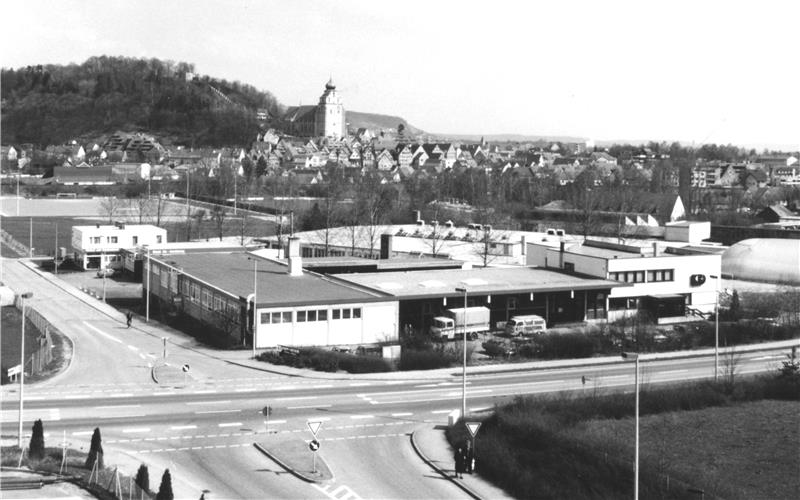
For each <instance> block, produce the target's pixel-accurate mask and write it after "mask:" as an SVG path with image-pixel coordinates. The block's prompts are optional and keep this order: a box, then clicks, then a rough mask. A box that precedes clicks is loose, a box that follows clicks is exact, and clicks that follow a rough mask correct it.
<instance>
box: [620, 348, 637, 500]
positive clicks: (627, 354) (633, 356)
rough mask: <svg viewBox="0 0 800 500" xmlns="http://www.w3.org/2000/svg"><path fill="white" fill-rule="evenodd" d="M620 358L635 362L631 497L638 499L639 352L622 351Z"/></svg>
mask: <svg viewBox="0 0 800 500" xmlns="http://www.w3.org/2000/svg"><path fill="white" fill-rule="evenodd" d="M622 358H623V359H625V360H628V361H630V360H633V361H634V362H635V363H636V374H635V375H634V379H633V380H634V383H633V384H634V391H635V392H636V413H635V417H634V419H635V421H636V424H635V425H636V431H635V432H636V438H635V442H636V444H635V447H636V450H635V451H634V458H633V499H634V500H639V354H638V353H635V352H623V353H622Z"/></svg>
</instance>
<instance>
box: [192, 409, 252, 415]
mask: <svg viewBox="0 0 800 500" xmlns="http://www.w3.org/2000/svg"><path fill="white" fill-rule="evenodd" d="M241 411H242V410H205V411H196V412H195V413H196V414H198V415H203V414H207V413H239V412H241Z"/></svg>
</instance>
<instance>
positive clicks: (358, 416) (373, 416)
mask: <svg viewBox="0 0 800 500" xmlns="http://www.w3.org/2000/svg"><path fill="white" fill-rule="evenodd" d="M350 418H352V419H353V420H359V419H363V418H375V415H350Z"/></svg>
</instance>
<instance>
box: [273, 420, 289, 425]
mask: <svg viewBox="0 0 800 500" xmlns="http://www.w3.org/2000/svg"><path fill="white" fill-rule="evenodd" d="M285 423H286V420H270V421H269V425H272V424H285Z"/></svg>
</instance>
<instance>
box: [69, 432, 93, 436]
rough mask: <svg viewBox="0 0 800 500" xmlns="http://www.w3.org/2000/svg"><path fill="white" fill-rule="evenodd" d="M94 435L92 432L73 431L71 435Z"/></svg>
mask: <svg viewBox="0 0 800 500" xmlns="http://www.w3.org/2000/svg"><path fill="white" fill-rule="evenodd" d="M92 434H94V431H75V432H73V433H72V435H73V436H91V435H92Z"/></svg>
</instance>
